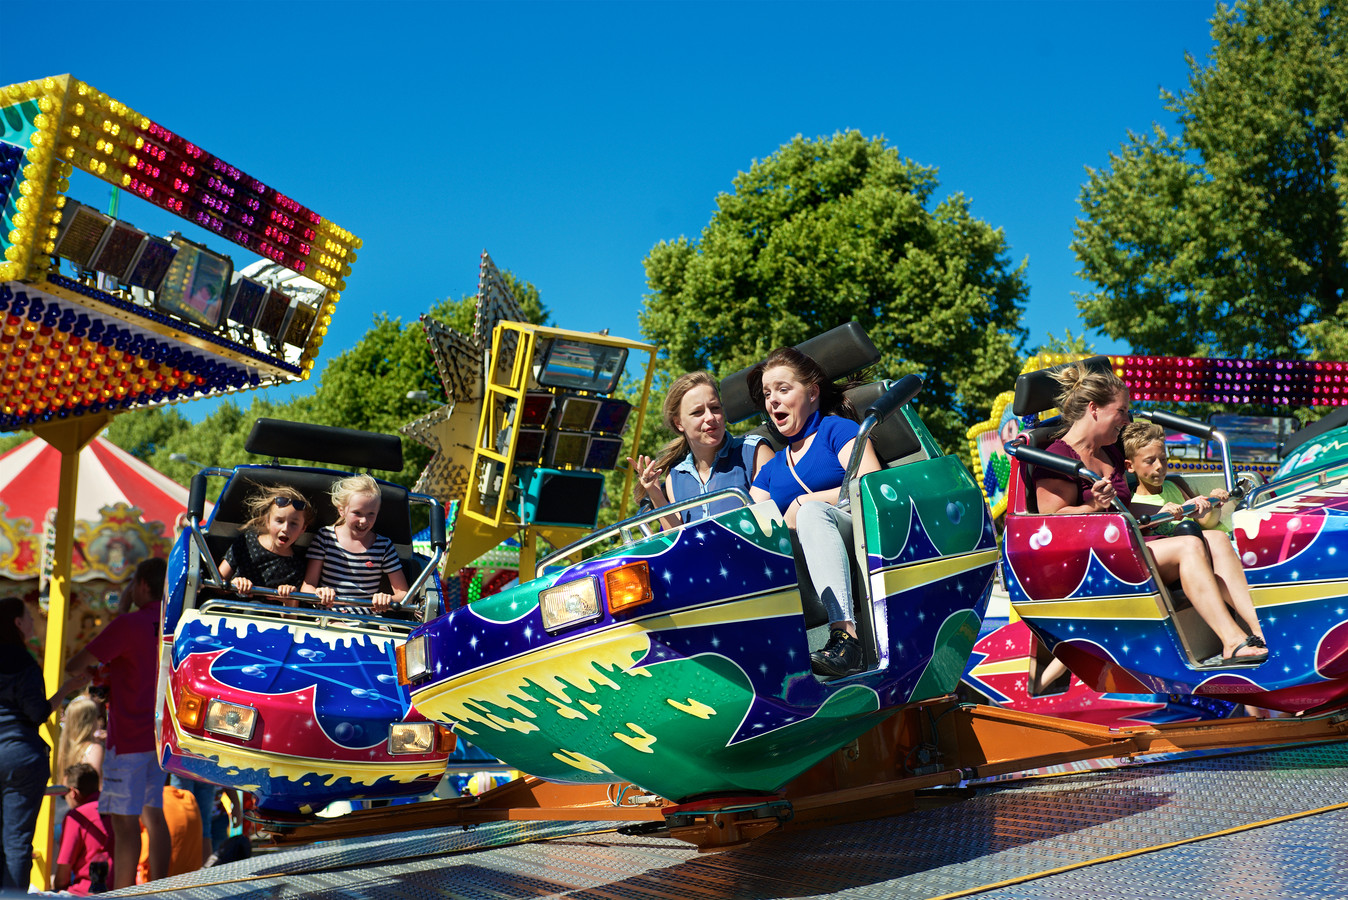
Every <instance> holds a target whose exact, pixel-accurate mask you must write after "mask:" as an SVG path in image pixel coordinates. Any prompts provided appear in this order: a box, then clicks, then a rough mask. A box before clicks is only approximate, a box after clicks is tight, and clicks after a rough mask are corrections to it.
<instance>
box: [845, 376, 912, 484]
mask: <svg viewBox="0 0 1348 900" xmlns="http://www.w3.org/2000/svg"><path fill="white" fill-rule="evenodd" d="M922 381H923V379H922V376H921V375H919V374H917V373H913V374H912V375H905V376H903V377H902V378H900V379H899V380H898V381H896V382H895V383H894V385H893V387H891V388H890V389H889V390H887V391H885V392H884V394H882V395H881V396H880V398H879V399H878V400H876V401H875V402H874V403H872V404H871V405H870V406H869V407H868V408H867V409H866V415H865V417H864V418H863V419H862V420H861V427H860V428H859V429H857V436H856V438H855V440H854V442H853V444H852V456H851V457H850V458H849V459H848V460H847V474H845V475H844V476H843V480H842V485H841V486H840V488H839V490H838V502H839V503H842V502H843V501H844V500H846V499H847V498H849V497H850V496H851V491H852V479H854V478H856V477H857V472H859V471H860V470H861V460H862V458H863V457H864V456H865V455H866V442H867V441H868V440H870V435H871V432H872V431H874V430H875V429H876V428H877V427H879V426H880V425H881V424H882V423H883V422H884V421H885V420H886V419H888V418H889V417H890V416H892V415H893V414H894V413H896V412H897V411H898V410H899V409H900V408H901V407H902V406H903V405H904V404H905V403H907V402H908V401H910V400H912V399H913V398H914V397H916V396H917V395H918V392H919V391H921V390H922Z"/></svg>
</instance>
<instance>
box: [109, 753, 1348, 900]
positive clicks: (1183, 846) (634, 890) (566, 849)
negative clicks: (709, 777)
mask: <svg viewBox="0 0 1348 900" xmlns="http://www.w3.org/2000/svg"><path fill="white" fill-rule="evenodd" d="M1336 805H1338V806H1340V808H1338V809H1333V808H1332V807H1335V806H1336ZM1283 816H1300V817H1299V818H1290V819H1287V820H1284V821H1270V820H1277V819H1279V817H1283ZM1252 826H1253V827H1252ZM608 828H611V825H610V824H606V823H593V824H588V825H587V824H584V823H580V824H578V823H566V822H563V823H502V824H497V825H490V826H482V827H480V828H478V829H476V830H474V831H469V832H465V831H448V830H442V831H419V832H410V833H403V834H396V835H386V836H382V837H371V838H356V839H349V840H344V841H332V842H328V843H324V844H316V845H313V846H310V847H303V848H298V849H290V850H283V851H279V852H275V853H268V854H260V855H258V856H256V857H254V858H253V859H251V860H245V861H243V862H239V863H234V864H232V865H228V866H221V867H218V868H214V869H205V870H202V871H200V872H195V873H192V874H190V875H183V876H179V877H177V878H174V879H167V880H165V881H161V882H158V883H156V884H155V885H154V887H155V888H156V889H157V890H155V891H149V890H147V888H148V886H143V887H140V888H128V889H126V890H124V891H121V892H118V893H117V894H114V895H112V896H168V897H172V896H181V897H191V898H194V900H196V898H225V897H229V898H246V900H263V898H266V900H272V898H275V900H289V898H305V897H323V898H343V897H350V898H362V900H364V898H371V900H382V898H400V900H401V898H442V897H464V898H484V900H485V898H493V900H502V898H550V897H567V898H585V900H623V898H666V900H683V898H705V897H718V898H723V897H736V898H746V900H760V898H761V900H775V898H787V897H791V898H795V897H813V896H829V897H838V898H857V900H860V898H886V900H889V898H907V897H912V898H932V897H941V896H945V895H951V894H962V893H966V892H968V893H972V892H975V891H978V892H979V896H981V897H989V898H998V900H1007V898H1026V900H1029V898H1035V900H1038V898H1054V897H1062V898H1072V900H1078V898H1101V900H1105V898H1120V900H1122V898H1128V900H1133V898H1139V897H1167V898H1187V897H1194V898H1197V897H1202V898H1207V900H1224V898H1230V900H1249V898H1334V900H1343V898H1348V743H1339V744H1332V745H1318V746H1308V747H1298V748H1293V749H1285V750H1271V751H1264V752H1260V753H1253V754H1245V755H1238V756H1226V757H1206V758H1200V759H1186V760H1181V761H1172V762H1166V763H1162V764H1158V765H1153V766H1145V767H1138V768H1130V769H1122V770H1114V771H1093V772H1088V773H1084V774H1079V775H1071V776H1062V777H1054V778H1034V779H1028V780H1025V781H1020V782H1011V783H1005V784H997V785H993V786H990V787H987V788H985V789H981V790H979V792H978V793H976V794H975V795H974V796H972V797H970V798H968V799H964V800H954V801H952V802H948V803H947V802H940V798H938V799H937V801H936V802H927V803H924V804H923V805H922V806H920V807H919V809H918V810H917V811H915V812H912V813H909V814H907V815H902V816H894V817H890V818H887V819H879V820H874V821H870V822H861V823H856V824H852V825H843V826H835V827H831V828H824V829H818V830H815V831H810V832H801V833H796V834H787V835H781V836H776V837H770V838H765V839H762V840H760V841H757V842H756V843H754V844H751V845H749V846H747V847H744V848H741V849H738V850H732V851H728V852H724V853H714V854H705V855H700V854H698V853H697V852H696V851H695V850H694V849H693V848H692V847H690V846H688V845H685V844H682V843H679V842H677V841H672V840H668V839H660V838H649V837H647V838H637V837H623V836H621V835H618V834H615V833H613V832H612V831H608V830H604V829H608ZM1169 844H1173V845H1174V846H1168V847H1166V846H1162V845H1169ZM1139 851H1145V852H1139ZM1074 866H1075V867H1076V868H1070V869H1068V870H1067V871H1062V872H1056V873H1053V872H1051V871H1050V870H1054V869H1059V868H1062V867H1074Z"/></svg>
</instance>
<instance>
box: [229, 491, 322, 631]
mask: <svg viewBox="0 0 1348 900" xmlns="http://www.w3.org/2000/svg"><path fill="white" fill-rule="evenodd" d="M244 509H245V510H246V511H247V513H248V515H249V517H250V518H249V519H248V521H247V522H246V523H244V526H243V532H242V533H241V534H240V535H239V536H238V537H236V538H235V539H234V542H233V543H232V544H230V545H229V549H228V550H226V551H225V558H224V559H223V560H222V561H221V562H220V577H221V578H223V579H225V581H227V582H229V583H230V584H231V585H232V586H233V587H234V589H235V590H236V591H238V592H239V593H241V594H246V593H248V592H249V591H251V590H252V589H253V587H254V586H255V585H256V586H258V587H269V588H275V590H276V593H278V594H280V595H281V597H282V598H284V599H283V600H282V602H283V603H285V605H286V606H295V605H297V601H296V600H293V599H290V598H289V595H290V593H291V592H292V591H293V590H295V588H296V586H297V585H300V584H303V583H304V558H303V557H302V556H298V555H296V553H295V541H296V540H297V539H298V538H299V536H300V535H302V534H304V532H305V529H307V528H308V527H309V524H310V523H311V522H313V520H314V506H313V504H312V503H310V502H309V501H308V500H306V499H305V498H304V495H303V494H301V493H300V492H299V491H297V490H295V489H294V488H293V487H289V486H287V485H278V486H276V487H266V486H259V487H258V488H257V489H256V490H255V491H253V493H252V494H250V495H249V496H248V498H247V499H246V500H245V501H244Z"/></svg>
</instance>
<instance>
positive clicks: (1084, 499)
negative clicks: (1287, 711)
mask: <svg viewBox="0 0 1348 900" xmlns="http://www.w3.org/2000/svg"><path fill="white" fill-rule="evenodd" d="M1054 377H1055V378H1056V379H1057V381H1058V383H1059V384H1061V385H1062V393H1061V394H1059V396H1058V412H1059V414H1060V415H1061V416H1062V419H1063V421H1064V422H1066V423H1067V428H1066V430H1065V431H1064V433H1063V434H1062V436H1061V437H1059V438H1058V439H1057V440H1056V441H1054V442H1053V443H1052V444H1050V445H1049V446H1048V447H1047V448H1046V449H1047V451H1048V452H1049V453H1055V454H1057V455H1059V456H1065V457H1067V458H1068V459H1073V460H1078V461H1080V463H1081V464H1082V465H1083V466H1085V467H1086V468H1087V469H1089V470H1090V471H1092V472H1094V473H1096V474H1097V475H1099V476H1100V478H1099V479H1098V480H1096V481H1094V482H1091V481H1088V480H1086V479H1084V478H1081V477H1079V476H1078V477H1072V476H1069V475H1065V474H1062V473H1060V472H1055V471H1053V470H1051V469H1047V468H1044V467H1042V466H1040V467H1037V468H1036V469H1035V472H1034V490H1035V500H1036V502H1037V503H1038V504H1039V512H1040V513H1043V514H1045V515H1054V514H1064V513H1091V512H1104V511H1106V510H1108V509H1109V508H1110V507H1111V506H1112V505H1113V502H1114V500H1115V498H1117V499H1119V500H1120V501H1122V502H1123V503H1124V504H1125V505H1128V504H1129V501H1130V500H1131V499H1132V490H1131V489H1130V488H1129V487H1128V479H1127V474H1126V471H1125V469H1126V466H1125V460H1124V458H1123V451H1122V450H1121V449H1119V447H1118V440H1119V435H1120V434H1121V433H1122V431H1123V429H1124V428H1125V427H1126V426H1127V425H1128V423H1129V421H1130V419H1129V415H1128V405H1129V395H1128V386H1127V385H1126V384H1124V383H1123V379H1121V378H1119V377H1118V376H1117V375H1115V374H1114V373H1113V372H1111V371H1103V372H1092V371H1089V370H1087V368H1086V367H1085V366H1084V365H1081V364H1080V363H1077V364H1076V365H1072V366H1067V367H1066V368H1064V369H1063V370H1061V371H1060V372H1059V373H1058V374H1057V375H1055V376H1054ZM1151 511H1153V512H1154V510H1151ZM1147 549H1149V550H1150V551H1151V554H1152V556H1153V557H1154V558H1155V560H1156V569H1157V571H1158V572H1159V574H1160V576H1161V578H1163V579H1164V580H1165V581H1167V582H1169V581H1174V580H1175V579H1179V582H1180V584H1181V585H1182V586H1183V587H1184V594H1185V596H1186V597H1188V598H1189V602H1190V603H1192V604H1193V606H1194V609H1195V610H1196V611H1197V612H1198V614H1199V616H1201V617H1202V619H1203V621H1204V622H1206V623H1207V624H1208V627H1210V628H1211V629H1212V630H1213V632H1214V633H1215V634H1216V635H1217V637H1218V638H1219V639H1220V640H1221V642H1222V652H1221V654H1220V656H1218V657H1216V658H1214V659H1210V660H1205V661H1204V662H1203V665H1205V666H1215V665H1231V664H1233V663H1258V662H1262V661H1264V660H1265V659H1267V658H1268V649H1267V646H1266V645H1265V644H1264V641H1263V639H1262V638H1261V637H1259V635H1258V634H1250V635H1247V634H1246V633H1245V631H1244V630H1243V629H1242V628H1241V627H1240V626H1239V625H1237V624H1236V621H1235V619H1233V618H1232V617H1231V613H1230V612H1229V611H1228V609H1227V604H1226V602H1225V601H1224V600H1223V597H1222V592H1223V591H1224V590H1226V587H1225V585H1224V584H1223V583H1221V582H1220V581H1219V579H1218V578H1217V576H1216V574H1215V573H1214V572H1213V569H1212V562H1211V560H1210V559H1209V558H1208V551H1207V548H1206V546H1205V544H1204V541H1203V539H1202V538H1201V537H1198V536H1196V535H1189V534H1176V535H1172V536H1170V537H1157V538H1152V539H1150V540H1148V541H1147Z"/></svg>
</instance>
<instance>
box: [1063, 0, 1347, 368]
mask: <svg viewBox="0 0 1348 900" xmlns="http://www.w3.org/2000/svg"><path fill="white" fill-rule="evenodd" d="M1343 6H1344V4H1343V2H1342V0H1241V2H1238V3H1236V4H1235V5H1234V6H1231V7H1226V6H1220V5H1219V6H1218V8H1217V12H1216V14H1215V15H1214V17H1213V19H1212V37H1213V40H1214V41H1215V48H1214V50H1213V52H1212V54H1211V57H1210V60H1209V61H1208V63H1207V64H1206V65H1200V64H1199V63H1198V62H1197V61H1195V59H1194V58H1193V57H1192V56H1189V57H1188V61H1189V67H1190V76H1189V86H1188V89H1187V90H1185V91H1183V92H1182V93H1180V94H1179V95H1178V96H1176V95H1173V94H1171V93H1169V92H1167V91H1162V93H1161V98H1162V101H1163V103H1164V106H1165V109H1166V110H1168V111H1169V112H1171V113H1173V114H1174V115H1175V116H1176V117H1177V120H1178V123H1179V134H1178V135H1171V134H1168V133H1167V132H1166V131H1165V129H1163V128H1161V127H1159V126H1156V127H1155V129H1154V132H1153V133H1152V134H1150V135H1137V134H1131V133H1130V134H1129V136H1128V140H1127V141H1126V142H1125V143H1124V144H1123V146H1122V148H1121V149H1120V150H1119V152H1118V153H1115V154H1112V155H1111V157H1110V166H1109V169H1108V170H1106V171H1095V170H1092V171H1091V172H1090V176H1089V180H1088V181H1087V183H1086V185H1085V186H1084V187H1083V188H1082V191H1081V197H1080V204H1081V209H1082V217H1081V218H1080V219H1079V220H1078V222H1077V228H1076V238H1075V240H1074V241H1073V244H1072V248H1073V250H1074V251H1075V253H1076V255H1077V258H1078V260H1079V261H1080V263H1081V267H1082V268H1081V272H1080V274H1081V275H1082V276H1083V277H1085V278H1087V279H1089V280H1090V281H1092V282H1094V283H1095V284H1096V285H1097V289H1096V290H1094V291H1092V292H1090V293H1087V294H1086V295H1084V296H1083V297H1081V298H1079V300H1078V306H1079V308H1080V309H1081V312H1082V318H1083V319H1084V320H1085V323H1086V324H1087V325H1088V326H1090V327H1093V328H1098V329H1100V330H1102V331H1103V332H1104V333H1106V334H1108V335H1109V336H1110V337H1113V338H1121V339H1126V340H1128V341H1130V342H1131V344H1132V346H1133V348H1134V349H1135V350H1136V351H1138V352H1141V353H1156V354H1173V355H1191V354H1201V353H1217V354H1224V355H1235V356H1275V357H1277V356H1300V355H1302V354H1303V353H1305V352H1307V351H1314V350H1316V349H1317V348H1327V347H1330V346H1335V345H1337V346H1339V347H1342V346H1343V343H1344V341H1345V334H1344V326H1343V324H1342V323H1343V318H1344V317H1343V313H1344V312H1348V310H1345V309H1344V306H1343V302H1344V290H1345V288H1346V287H1348V234H1346V233H1345V215H1346V214H1348V213H1346V211H1348V185H1345V183H1344V181H1343V176H1342V174H1341V173H1343V172H1344V163H1345V161H1348V150H1345V146H1344V121H1345V115H1346V114H1348V26H1346V25H1345V19H1344V15H1343V13H1344V9H1343ZM1315 323H1320V324H1319V325H1318V326H1316V325H1315ZM1307 326H1312V327H1309V328H1308V327H1307ZM1336 342H1337V344H1336Z"/></svg>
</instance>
